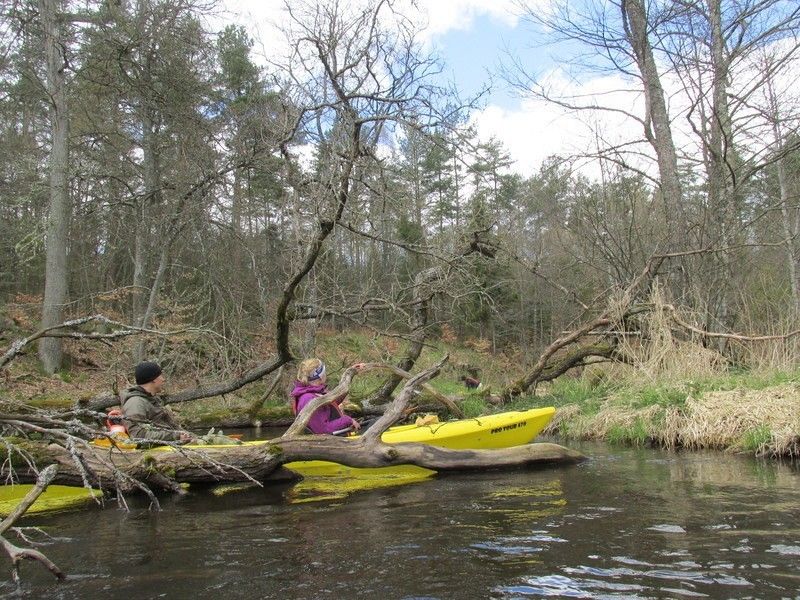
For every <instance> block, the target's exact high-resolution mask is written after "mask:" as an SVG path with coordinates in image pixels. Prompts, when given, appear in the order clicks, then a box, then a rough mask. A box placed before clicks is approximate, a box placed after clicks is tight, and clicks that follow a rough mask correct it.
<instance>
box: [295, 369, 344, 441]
mask: <svg viewBox="0 0 800 600" xmlns="http://www.w3.org/2000/svg"><path fill="white" fill-rule="evenodd" d="M327 392H328V386H326V385H321V384H320V385H311V384H305V383H301V382H299V381H295V382H294V389H293V390H292V400H293V403H294V404H293V406H292V408H293V409H294V413H295V414H297V413H299V412H300V411H301V410H303V408H304V407H305V405H306V404H308V403H309V402H311V401H312V400H313V399H314V398H318V397H319V396H322V395H323V394H326V393H327ZM352 424H353V419H352V418H351V417H348V416H347V415H343V414H340V413H339V411H338V410H337V408H336V407H335V406H333V405H328V406H321V407H319V408H318V409H317V410H315V411H314V414H313V415H311V419H309V421H308V428H309V429H310V430H311V431H312V432H313V433H333V432H334V431H339V430H341V429H347V428H348V427H350V426H351V425H352Z"/></svg>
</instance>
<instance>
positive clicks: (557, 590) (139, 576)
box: [0, 444, 800, 600]
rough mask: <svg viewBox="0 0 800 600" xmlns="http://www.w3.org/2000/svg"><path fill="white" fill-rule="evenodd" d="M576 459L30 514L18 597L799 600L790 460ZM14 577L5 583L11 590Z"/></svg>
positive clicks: (799, 513) (799, 536)
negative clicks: (28, 551)
mask: <svg viewBox="0 0 800 600" xmlns="http://www.w3.org/2000/svg"><path fill="white" fill-rule="evenodd" d="M579 449H581V450H582V451H584V452H585V453H586V454H588V455H590V456H591V457H592V458H591V460H590V461H588V462H587V463H585V464H583V465H580V466H577V467H569V468H556V469H544V470H521V471H515V472H510V473H509V472H506V473H484V474H480V475H452V476H446V477H441V476H440V477H437V478H434V479H428V480H425V481H422V482H418V483H413V484H411V485H404V486H398V487H387V488H381V489H373V490H365V491H355V492H353V493H352V494H351V495H349V496H347V497H346V498H340V497H337V496H336V495H331V496H330V497H328V498H327V499H318V501H316V502H311V503H300V504H294V503H293V501H294V500H295V499H296V494H297V492H296V490H295V488H293V487H292V486H290V485H288V484H286V485H281V486H271V487H267V488H259V487H250V488H246V489H225V488H222V489H221V490H217V491H214V490H201V489H198V490H192V492H191V493H190V494H189V496H188V497H186V498H182V499H178V498H174V499H173V498H165V499H164V502H163V506H164V510H163V511H162V512H160V513H152V512H150V511H148V510H147V502H146V501H145V500H135V501H133V502H132V510H131V512H130V513H125V512H122V511H119V510H116V509H114V508H106V509H105V510H100V509H90V510H88V511H83V512H76V513H72V514H62V515H53V516H51V517H36V518H34V519H32V520H31V521H30V522H29V523H27V524H37V525H40V526H42V527H44V528H45V529H47V530H48V531H49V532H51V533H54V534H56V535H57V536H58V537H59V539H57V540H56V541H55V542H53V543H52V544H51V545H50V546H47V547H45V548H43V549H44V550H45V551H46V552H47V553H48V554H49V555H50V556H51V558H53V559H54V560H55V561H56V562H57V563H58V564H59V565H60V566H61V567H63V568H64V569H66V570H67V571H68V572H70V573H73V574H75V575H73V576H72V578H71V580H70V581H69V582H67V583H66V584H64V585H57V584H54V583H53V582H52V581H50V579H49V577H48V576H46V575H45V574H44V573H43V572H41V571H40V570H39V569H38V568H37V567H35V566H28V565H26V566H25V568H24V571H23V575H24V577H25V586H24V591H23V594H22V596H23V597H29V598H50V597H57V598H81V599H83V598H101V597H103V598H107V597H108V596H109V595H110V594H112V593H113V594H114V595H125V596H129V597H133V598H156V597H168V598H218V597H219V596H220V595H223V596H224V597H225V598H226V600H228V599H232V598H282V599H283V598H328V597H330V598H339V597H350V598H352V597H355V598H440V599H451V598H466V599H471V598H476V599H477V598H528V597H532V598H542V597H565V598H568V597H573V598H800V596H798V591H797V590H798V589H800V579H799V578H798V575H797V574H798V573H800V526H798V523H800V521H799V520H798V517H800V487H799V486H798V472H797V469H796V467H795V466H794V465H793V464H791V463H769V462H761V461H756V460H753V459H749V458H742V457H737V456H729V455H724V454H716V453H664V452H659V451H653V450H635V449H620V448H610V447H606V446H603V445H594V444H586V445H583V446H581V447H579ZM11 592H12V588H11V586H10V584H8V583H5V584H3V585H2V586H0V595H6V596H9V595H11Z"/></svg>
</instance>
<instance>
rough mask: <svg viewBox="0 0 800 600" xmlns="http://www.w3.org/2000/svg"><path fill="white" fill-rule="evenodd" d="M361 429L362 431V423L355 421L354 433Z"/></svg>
mask: <svg viewBox="0 0 800 600" xmlns="http://www.w3.org/2000/svg"><path fill="white" fill-rule="evenodd" d="M359 429H361V423H359V422H358V421H356V420H355V419H353V431H358V430H359Z"/></svg>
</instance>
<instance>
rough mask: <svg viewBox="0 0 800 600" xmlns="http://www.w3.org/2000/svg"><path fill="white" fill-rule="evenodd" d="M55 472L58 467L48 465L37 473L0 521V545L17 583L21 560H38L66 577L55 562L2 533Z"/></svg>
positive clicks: (20, 514) (44, 488) (39, 494)
mask: <svg viewBox="0 0 800 600" xmlns="http://www.w3.org/2000/svg"><path fill="white" fill-rule="evenodd" d="M57 473H58V467H57V466H56V465H50V466H49V467H47V468H46V469H44V470H43V471H42V472H41V473H39V476H38V478H37V479H36V485H35V486H34V487H33V488H32V489H31V490H30V491H29V492H28V493H27V494H26V495H25V497H24V498H23V499H22V500H21V501H20V502H19V504H17V506H16V508H14V510H13V511H11V514H10V515H8V516H7V517H6V518H5V519H3V521H2V523H0V545H2V546H3V550H4V551H5V553H6V554H8V556H9V558H11V567H12V568H11V578H12V579H13V580H14V582H15V583H17V584H19V582H20V575H19V566H20V563H21V562H22V561H23V560H35V561H38V562H40V563H41V564H42V565H44V567H45V568H46V569H47V570H48V571H50V572H51V573H52V574H53V575H55V576H56V577H57V578H58V579H61V580H64V579H66V575H65V574H64V573H63V571H61V569H59V568H58V567H57V566H56V564H55V563H54V562H53V561H51V560H50V559H49V558H47V557H46V556H45V555H44V554H42V553H41V552H39V551H38V550H33V549H32V548H20V547H19V546H16V545H14V544H12V543H11V542H9V541H8V540H7V539H6V538H5V537H4V536H3V534H4V533H5V532H6V531H8V529H9V528H10V527H11V526H12V525H14V523H15V522H16V520H17V519H19V518H20V517H21V516H22V515H24V514H25V512H27V510H28V509H29V508H30V507H31V506H32V505H33V503H34V502H36V499H37V498H38V497H39V496H41V495H42V493H44V491H45V490H46V489H47V486H48V485H50V482H52V481H53V479H54V478H55V476H56V474H57Z"/></svg>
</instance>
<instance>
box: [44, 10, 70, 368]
mask: <svg viewBox="0 0 800 600" xmlns="http://www.w3.org/2000/svg"><path fill="white" fill-rule="evenodd" d="M59 8H60V3H59V1H58V0H40V1H39V12H40V15H41V19H42V27H43V29H44V37H45V51H46V53H47V93H48V95H49V97H50V131H51V138H52V140H51V142H52V145H51V149H50V165H49V169H50V201H49V213H48V217H47V238H46V259H45V285H44V306H43V307H42V327H43V328H44V327H51V326H53V325H57V324H59V323H61V322H62V321H63V320H64V319H63V310H64V304H65V302H66V299H67V236H68V232H69V221H70V213H71V207H70V202H69V189H68V177H67V175H68V169H69V146H68V136H69V115H68V114H67V90H66V76H65V74H64V69H65V66H66V57H65V56H64V51H65V42H64V40H63V39H62V36H61V31H60V27H59V20H58V13H59ZM39 358H40V359H41V361H42V367H43V368H44V371H45V372H46V373H48V374H51V375H52V374H53V373H55V372H56V371H57V370H58V369H59V368H61V359H62V355H61V340H59V339H58V338H43V339H42V340H41V341H40V342H39Z"/></svg>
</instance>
